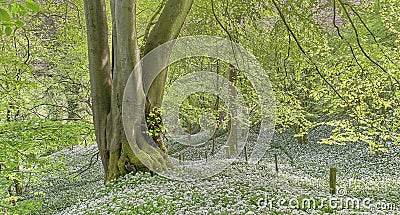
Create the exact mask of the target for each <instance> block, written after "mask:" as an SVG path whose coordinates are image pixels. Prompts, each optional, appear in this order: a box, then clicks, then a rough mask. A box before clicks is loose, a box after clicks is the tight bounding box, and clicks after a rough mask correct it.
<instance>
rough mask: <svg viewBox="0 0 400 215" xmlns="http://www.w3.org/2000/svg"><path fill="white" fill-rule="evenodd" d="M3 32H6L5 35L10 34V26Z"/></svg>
mask: <svg viewBox="0 0 400 215" xmlns="http://www.w3.org/2000/svg"><path fill="white" fill-rule="evenodd" d="M5 32H6V35H7V36H10V35H11V33H12V28H11V27H9V26H7V27H6V30H5Z"/></svg>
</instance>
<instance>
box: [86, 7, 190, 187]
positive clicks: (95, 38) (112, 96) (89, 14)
mask: <svg viewBox="0 0 400 215" xmlns="http://www.w3.org/2000/svg"><path fill="white" fill-rule="evenodd" d="M192 2H193V1H192V0H168V1H167V3H166V5H165V7H164V9H163V11H162V13H161V15H160V17H159V20H158V21H157V23H156V25H155V26H154V28H153V29H152V31H151V32H150V34H149V37H148V38H147V40H146V41H147V43H146V47H145V49H144V50H145V54H146V53H148V52H150V51H151V50H153V49H154V48H156V47H157V46H158V45H160V44H162V43H165V42H167V41H169V40H171V39H175V38H176V37H177V36H178V34H179V32H180V29H181V28H182V25H183V22H184V20H185V18H186V16H187V14H188V13H189V10H190V8H191V5H192ZM85 14H86V23H87V33H88V47H89V70H90V79H91V90H92V98H93V105H92V106H93V118H94V124H95V133H96V139H97V143H98V147H99V151H100V154H101V159H102V163H103V168H104V172H105V183H107V182H109V181H111V180H113V179H115V178H117V177H119V176H122V175H125V174H127V173H130V172H133V173H135V172H137V171H151V170H152V169H155V168H166V166H167V164H168V160H167V158H166V157H165V156H163V155H162V153H161V152H160V149H164V148H165V147H164V146H163V144H162V141H161V138H160V136H159V137H156V138H155V139H156V140H157V141H156V143H157V145H158V147H157V146H152V145H150V144H148V143H147V140H146V136H145V134H144V133H143V122H142V121H141V117H140V116H139V114H137V115H138V116H134V119H133V120H134V130H133V131H128V132H129V133H128V135H132V136H133V137H134V138H133V139H134V141H133V142H128V140H127V137H126V135H125V131H124V128H123V124H122V99H123V93H124V90H125V86H126V83H127V80H128V78H129V76H130V75H131V73H132V70H133V68H134V67H135V65H136V64H137V63H138V62H139V60H140V49H139V46H138V42H137V34H136V0H124V1H118V0H111V14H112V27H113V31H112V67H111V66H110V51H109V44H108V26H107V20H106V16H107V13H106V10H105V2H104V0H100V1H94V0H85ZM142 75H146V71H143V72H142V71H140V72H137V73H135V75H134V76H133V80H134V85H135V86H133V87H132V89H133V90H136V92H137V93H136V94H135V95H143V96H137V97H136V98H134V100H135V104H137V105H141V104H144V103H145V101H146V98H145V95H144V93H143V85H142ZM165 79H166V71H164V72H162V73H161V74H160V75H159V76H158V77H157V78H156V81H155V82H154V83H153V84H152V85H151V88H150V92H149V93H148V101H149V103H148V104H147V106H146V107H147V110H149V111H151V110H153V109H158V108H159V107H160V106H161V102H162V95H163V92H164V87H165ZM160 125H161V122H160ZM153 138H154V137H153ZM132 149H134V151H135V153H133V150H132ZM164 150H165V149H164ZM138 156H140V159H139V157H138ZM143 162H144V163H143Z"/></svg>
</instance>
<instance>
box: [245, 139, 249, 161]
mask: <svg viewBox="0 0 400 215" xmlns="http://www.w3.org/2000/svg"><path fill="white" fill-rule="evenodd" d="M244 159H245V161H246V163H247V162H248V161H249V158H248V157H247V143H246V145H245V146H244Z"/></svg>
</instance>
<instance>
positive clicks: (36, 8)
mask: <svg viewBox="0 0 400 215" xmlns="http://www.w3.org/2000/svg"><path fill="white" fill-rule="evenodd" d="M25 6H26V7H27V8H29V9H30V10H32V11H35V12H38V11H40V7H39V5H37V4H36V2H34V1H33V0H26V2H25Z"/></svg>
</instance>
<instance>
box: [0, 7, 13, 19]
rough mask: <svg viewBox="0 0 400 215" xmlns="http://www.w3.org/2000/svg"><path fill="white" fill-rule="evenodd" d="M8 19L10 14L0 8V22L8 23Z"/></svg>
mask: <svg viewBox="0 0 400 215" xmlns="http://www.w3.org/2000/svg"><path fill="white" fill-rule="evenodd" d="M10 19H11V17H10V14H8V12H7V11H6V10H4V9H3V8H0V21H9V20H10Z"/></svg>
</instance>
